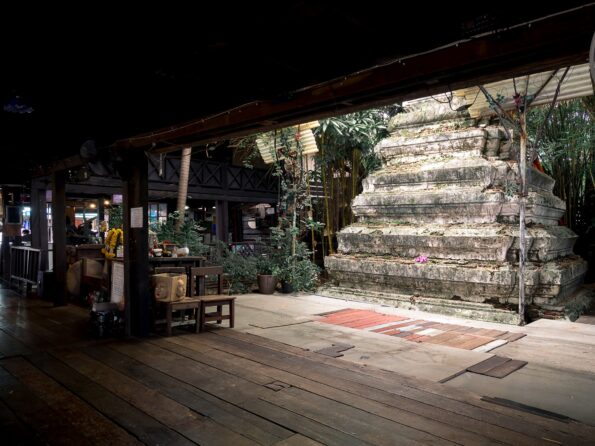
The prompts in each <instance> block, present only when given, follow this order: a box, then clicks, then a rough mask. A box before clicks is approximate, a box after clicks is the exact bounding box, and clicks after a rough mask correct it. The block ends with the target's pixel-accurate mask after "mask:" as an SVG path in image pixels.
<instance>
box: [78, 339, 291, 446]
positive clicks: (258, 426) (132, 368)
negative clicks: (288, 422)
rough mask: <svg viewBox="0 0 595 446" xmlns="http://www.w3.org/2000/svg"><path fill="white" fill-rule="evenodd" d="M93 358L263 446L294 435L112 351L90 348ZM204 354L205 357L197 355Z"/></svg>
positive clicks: (88, 349)
mask: <svg viewBox="0 0 595 446" xmlns="http://www.w3.org/2000/svg"><path fill="white" fill-rule="evenodd" d="M84 352H85V353H87V354H89V355H90V356H92V357H93V358H95V359H97V360H99V361H101V362H102V363H104V364H106V365H109V366H110V367H112V368H114V369H116V370H118V371H120V372H122V373H124V374H126V375H127V376H128V377H130V378H133V379H135V380H137V381H138V382H140V383H142V384H144V385H146V386H149V387H151V388H153V389H156V390H158V391H159V392H161V393H162V394H164V395H166V396H168V397H169V398H172V399H174V400H175V401H177V402H179V403H180V404H183V405H185V406H186V407H188V408H190V409H192V410H194V411H195V412H197V413H200V414H201V415H203V416H205V417H208V418H210V419H212V420H213V421H215V422H216V423H219V424H220V425H222V426H226V427H227V428H229V429H231V430H233V431H234V432H236V433H238V434H241V435H243V436H245V437H247V438H249V439H251V440H254V441H256V442H258V443H259V444H263V445H272V444H276V443H277V442H279V441H281V440H283V439H286V438H289V437H290V436H292V435H293V432H291V431H289V430H287V429H284V428H282V427H281V426H278V425H276V424H274V423H271V422H268V421H267V420H264V419H262V418H260V417H257V416H254V415H253V414H251V413H249V412H246V411H244V410H241V409H239V408H238V407H236V406H234V405H232V404H229V403H226V402H224V401H222V400H220V399H218V398H214V397H213V396H212V395H209V394H208V393H206V392H204V391H202V390H200V389H197V388H196V387H193V386H190V385H188V384H185V383H183V382H180V381H179V380H177V379H175V378H172V377H170V376H169V375H166V374H164V373H162V372H160V371H158V370H155V369H153V368H151V367H149V366H147V365H145V364H143V363H141V362H138V361H136V360H134V359H132V358H130V357H128V356H125V355H123V354H122V353H119V352H117V351H116V350H113V349H110V348H108V347H89V348H86V349H85V350H84ZM197 354H200V355H202V354H204V353H197Z"/></svg>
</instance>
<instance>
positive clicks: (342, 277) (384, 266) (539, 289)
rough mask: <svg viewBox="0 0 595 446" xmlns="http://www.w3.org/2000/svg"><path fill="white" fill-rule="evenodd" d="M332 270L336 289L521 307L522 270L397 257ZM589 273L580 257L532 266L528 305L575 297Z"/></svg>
mask: <svg viewBox="0 0 595 446" xmlns="http://www.w3.org/2000/svg"><path fill="white" fill-rule="evenodd" d="M326 267H327V269H328V270H329V274H330V275H331V277H332V278H333V284H334V285H336V286H340V287H346V288H361V287H364V289H366V290H371V291H386V290H387V289H390V290H392V291H393V292H395V293H397V294H411V295H413V294H416V293H419V294H421V295H424V296H428V297H434V298H443V299H459V300H464V301H469V302H480V303H481V302H493V303H499V304H502V305H508V306H512V305H515V304H517V303H518V300H517V296H518V282H517V268H516V267H515V266H514V265H512V264H509V263H497V262H485V263H482V262H475V261H451V260H433V261H431V263H424V264H419V263H415V262H414V261H413V260H411V259H400V258H396V257H394V256H393V257H390V258H383V257H378V256H347V255H335V256H331V257H329V258H328V260H327V261H326ZM585 272H586V262H585V261H584V260H582V259H581V258H580V257H576V256H572V257H567V258H565V259H562V260H559V261H554V262H547V263H544V264H533V263H529V264H527V266H526V279H525V284H526V288H525V289H526V297H527V302H529V303H531V302H533V298H534V297H535V298H537V299H538V301H536V302H535V303H543V302H546V301H548V302H558V301H560V300H561V299H563V298H565V297H566V296H569V295H570V294H572V292H574V290H575V289H576V287H577V281H579V282H580V280H582V277H583V275H584V274H585ZM579 284H580V283H579Z"/></svg>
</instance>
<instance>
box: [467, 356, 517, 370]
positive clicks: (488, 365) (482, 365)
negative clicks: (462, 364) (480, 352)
mask: <svg viewBox="0 0 595 446" xmlns="http://www.w3.org/2000/svg"><path fill="white" fill-rule="evenodd" d="M509 361H510V358H505V357H504V356H498V355H494V356H492V357H491V358H488V359H486V360H485V361H481V362H478V363H477V364H475V365H472V366H471V367H467V371H468V372H473V373H480V374H482V375H483V374H485V373H486V372H487V371H489V370H491V369H493V368H494V367H497V366H499V365H502V364H504V363H506V362H509Z"/></svg>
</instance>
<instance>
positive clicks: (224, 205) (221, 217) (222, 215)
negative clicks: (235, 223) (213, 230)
mask: <svg viewBox="0 0 595 446" xmlns="http://www.w3.org/2000/svg"><path fill="white" fill-rule="evenodd" d="M215 206H216V207H217V209H216V212H217V238H218V239H219V240H221V241H222V242H224V243H227V242H228V240H227V239H228V233H229V205H228V201H227V200H217V202H216V203H215Z"/></svg>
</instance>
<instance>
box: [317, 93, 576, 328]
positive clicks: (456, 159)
mask: <svg viewBox="0 0 595 446" xmlns="http://www.w3.org/2000/svg"><path fill="white" fill-rule="evenodd" d="M436 99H438V100H436ZM436 99H434V98H425V99H420V100H416V101H411V102H409V103H406V104H404V105H405V108H406V111H407V112H406V113H402V114H399V115H397V116H395V117H393V118H392V120H391V122H390V125H389V130H390V132H391V136H390V137H388V138H386V139H384V140H383V141H381V142H380V143H379V144H378V145H377V146H376V148H375V151H376V153H377V154H378V156H379V157H380V159H381V161H382V167H381V169H380V170H378V171H376V172H374V173H372V174H371V175H370V176H369V177H368V178H367V179H366V180H365V181H364V188H363V192H362V193H361V194H360V195H358V196H357V197H356V198H355V199H354V201H353V211H354V213H355V214H356V216H357V223H355V224H352V225H351V226H349V227H347V228H345V229H343V230H342V231H341V232H340V233H339V234H338V241H339V249H338V250H339V253H338V254H336V255H332V256H328V257H327V258H326V260H325V266H326V267H327V269H328V271H329V274H330V278H331V280H330V282H329V285H328V286H326V287H325V288H323V289H322V290H321V293H322V294H323V295H327V296H333V297H341V298H347V299H354V300H367V301H373V302H379V303H384V304H388V305H393V306H399V307H405V308H411V307H413V308H418V309H421V310H426V311H432V312H438V313H445V314H455V315H460V316H466V317H471V318H476V319H483V320H492V321H500V322H509V323H516V322H518V320H519V317H518V295H519V289H518V251H519V237H518V235H519V225H518V221H519V219H518V215H519V206H518V198H517V189H518V184H519V182H518V176H519V173H518V167H517V162H516V153H515V150H517V145H516V143H515V142H513V141H511V140H510V139H509V136H510V135H511V133H510V132H506V131H505V130H504V128H503V127H502V126H500V125H499V124H498V123H497V122H495V121H494V119H493V118H471V117H470V116H469V114H468V112H467V111H456V110H457V108H459V107H461V106H462V105H464V104H465V102H464V99H463V98H458V97H456V96H455V97H454V98H452V99H451V100H450V101H449V100H447V98H446V97H445V96H442V97H441V98H436ZM464 108H465V107H462V109H464ZM512 139H514V138H512ZM528 183H529V192H528V197H527V214H526V222H527V232H526V234H527V263H526V273H525V274H526V278H525V284H526V285H525V290H526V305H527V315H528V316H529V318H537V317H563V316H564V315H565V314H568V312H569V311H575V310H576V308H578V307H580V306H581V305H584V302H585V300H586V299H587V298H588V297H587V293H586V292H583V291H582V290H581V289H580V286H581V284H582V280H583V276H584V275H585V272H586V268H587V264H586V262H585V261H584V260H583V259H581V258H580V257H578V256H576V255H573V253H572V247H573V245H574V243H575V241H576V235H575V234H574V233H573V232H572V231H571V230H570V229H568V228H566V227H563V226H558V220H559V219H560V217H561V216H562V214H563V213H564V209H565V204H564V202H563V201H562V200H560V199H559V198H557V197H555V196H554V195H553V193H552V190H553V187H554V181H553V179H552V178H550V177H549V176H547V175H545V174H543V173H541V172H539V171H538V170H536V169H534V168H532V169H531V172H530V173H529V174H528ZM424 257H425V258H424ZM426 258H427V259H426Z"/></svg>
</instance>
